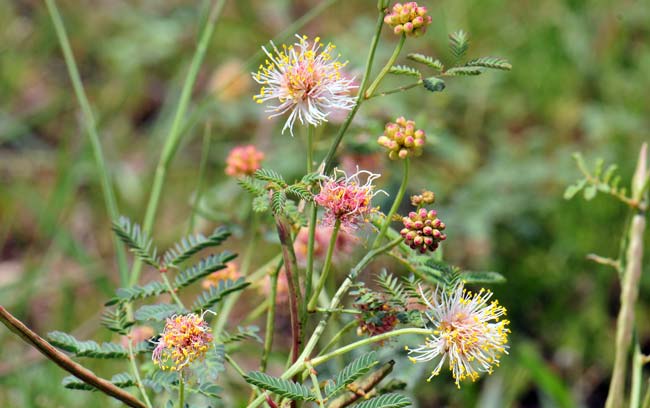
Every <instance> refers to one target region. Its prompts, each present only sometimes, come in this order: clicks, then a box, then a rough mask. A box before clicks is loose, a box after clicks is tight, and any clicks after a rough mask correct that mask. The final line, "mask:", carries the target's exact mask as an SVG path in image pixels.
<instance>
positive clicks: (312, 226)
mask: <svg viewBox="0 0 650 408" xmlns="http://www.w3.org/2000/svg"><path fill="white" fill-rule="evenodd" d="M314 131H315V128H314V126H309V130H308V132H307V173H312V172H313V171H314ZM317 216H318V207H317V206H316V203H313V202H312V203H311V208H310V211H309V231H308V238H307V267H306V271H305V299H309V298H310V296H311V290H312V279H313V275H314V241H315V239H316V221H317ZM306 317H307V316H306V315H304V316H303V319H306ZM303 324H304V323H303Z"/></svg>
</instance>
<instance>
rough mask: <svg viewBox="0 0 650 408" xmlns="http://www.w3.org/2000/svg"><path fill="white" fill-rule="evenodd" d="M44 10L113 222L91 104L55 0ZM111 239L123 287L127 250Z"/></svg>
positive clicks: (113, 210) (108, 178) (111, 195)
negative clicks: (64, 65)
mask: <svg viewBox="0 0 650 408" xmlns="http://www.w3.org/2000/svg"><path fill="white" fill-rule="evenodd" d="M45 4H46V6H47V10H48V12H49V13H50V18H51V19H52V23H53V24H54V31H55V32H56V36H57V38H58V40H59V44H60V45H61V50H62V51H63V58H64V59H65V64H66V67H67V68H68V74H69V75H70V80H71V81H72V87H73V88H74V92H75V95H76V97H77V101H78V102H79V106H80V107H81V113H82V115H83V118H84V120H83V123H84V125H85V128H86V133H87V134H88V139H89V140H90V144H91V146H92V150H93V155H94V157H95V164H96V166H97V172H98V173H99V181H100V183H101V188H102V195H103V196H104V204H105V206H106V210H107V211H108V216H109V217H110V218H111V222H112V221H116V220H117V219H118V217H119V211H118V209H117V200H116V199H115V193H114V191H113V184H112V182H111V175H110V172H109V171H108V168H107V166H106V162H105V160H104V152H103V150H102V145H101V143H100V142H99V134H98V132H97V123H96V122H95V117H94V115H93V111H92V109H91V108H90V103H89V102H88V98H87V96H86V91H85V90H84V86H83V83H82V82H81V77H80V76H79V70H78V69H77V64H76V62H75V59H74V55H73V54H72V48H71V47H70V41H69V40H68V35H67V33H66V31H65V26H64V25H63V20H62V19H61V14H60V13H59V9H58V8H57V6H56V2H55V1H54V0H45ZM112 235H113V245H114V246H115V252H116V255H117V266H118V269H119V272H120V282H121V284H122V285H123V286H124V285H126V284H127V282H128V269H129V267H128V264H127V261H126V250H125V248H124V245H123V244H122V243H121V242H120V240H119V239H118V238H117V236H115V234H112Z"/></svg>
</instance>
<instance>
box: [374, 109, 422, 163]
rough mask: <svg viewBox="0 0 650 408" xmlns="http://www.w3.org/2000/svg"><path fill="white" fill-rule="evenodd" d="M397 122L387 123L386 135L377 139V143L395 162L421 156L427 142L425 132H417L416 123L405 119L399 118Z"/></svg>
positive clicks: (418, 130) (419, 130)
mask: <svg viewBox="0 0 650 408" xmlns="http://www.w3.org/2000/svg"><path fill="white" fill-rule="evenodd" d="M395 122H396V123H392V122H389V123H387V124H386V127H385V128H384V134H383V135H382V136H380V137H379V139H377V143H379V144H380V145H381V146H383V147H385V148H386V149H388V157H389V158H390V159H391V160H395V159H397V158H400V159H406V158H407V157H409V156H419V155H421V154H422V147H423V146H424V142H425V140H426V135H425V134H424V131H423V130H421V129H417V130H416V129H415V122H413V121H412V120H406V119H404V117H399V118H397V120H395Z"/></svg>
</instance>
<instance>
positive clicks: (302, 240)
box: [293, 225, 357, 268]
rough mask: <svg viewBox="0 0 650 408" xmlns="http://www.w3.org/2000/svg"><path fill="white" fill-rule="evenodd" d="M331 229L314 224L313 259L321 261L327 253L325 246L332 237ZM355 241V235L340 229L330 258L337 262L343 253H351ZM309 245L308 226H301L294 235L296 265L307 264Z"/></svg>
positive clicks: (302, 265) (343, 255)
mask: <svg viewBox="0 0 650 408" xmlns="http://www.w3.org/2000/svg"><path fill="white" fill-rule="evenodd" d="M332 232H333V229H332V228H331V227H325V226H322V225H317V226H316V231H315V233H314V260H316V261H323V260H324V259H325V255H326V253H327V247H328V246H329V242H330V239H331V237H332ZM356 243H357V237H355V236H354V235H352V234H349V233H347V232H345V231H340V232H339V234H338V235H337V236H336V242H335V244H334V256H333V258H332V260H333V261H334V262H337V261H338V260H339V259H340V258H342V257H345V255H347V254H349V253H351V252H352V251H353V250H354V246H355V245H356ZM308 245H309V228H307V227H303V228H301V229H300V231H298V235H296V240H295V241H294V244H293V249H294V252H295V253H296V259H297V260H298V265H299V266H300V267H302V268H304V267H305V266H306V265H307V248H308Z"/></svg>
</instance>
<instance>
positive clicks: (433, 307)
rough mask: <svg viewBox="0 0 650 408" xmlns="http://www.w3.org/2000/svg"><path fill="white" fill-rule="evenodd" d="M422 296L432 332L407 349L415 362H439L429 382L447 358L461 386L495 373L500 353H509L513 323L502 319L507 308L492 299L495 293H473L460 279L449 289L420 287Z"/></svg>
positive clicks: (452, 373) (487, 291)
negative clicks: (466, 382)
mask: <svg viewBox="0 0 650 408" xmlns="http://www.w3.org/2000/svg"><path fill="white" fill-rule="evenodd" d="M420 295H421V296H422V299H423V300H424V302H425V304H426V305H427V308H428V310H427V311H426V312H425V314H426V316H427V318H428V320H429V322H430V324H431V325H432V330H433V331H432V334H431V336H429V337H428V338H427V339H426V341H425V343H424V344H423V345H421V346H419V347H416V348H413V349H411V348H408V347H406V350H407V351H408V354H409V359H410V360H411V361H412V362H413V363H417V362H428V361H434V363H436V362H437V365H436V366H435V368H434V369H433V371H432V372H431V375H430V376H429V378H428V379H427V381H431V379H432V378H433V377H435V376H437V375H438V374H440V371H441V370H442V367H443V365H444V364H445V362H446V361H447V362H448V363H449V371H451V375H452V377H453V378H454V380H455V382H456V386H458V388H460V382H461V381H465V380H472V381H476V380H477V379H478V378H479V376H480V374H481V373H488V374H492V371H493V367H494V366H496V367H498V366H499V359H500V358H501V356H502V355H503V354H508V345H507V343H508V333H510V330H509V329H508V328H507V327H506V326H507V325H508V324H509V323H510V322H509V321H508V320H502V319H501V318H502V316H505V315H506V309H505V308H504V307H503V306H501V305H499V302H498V301H497V300H493V301H490V298H492V292H491V291H489V290H485V289H481V290H480V291H479V292H477V293H472V292H470V291H468V290H466V289H465V288H464V285H463V283H462V281H459V282H458V283H457V284H456V285H455V286H454V287H453V288H451V290H449V291H447V290H445V289H443V288H440V287H439V288H436V290H435V291H434V292H433V293H431V291H429V293H428V294H427V293H425V291H424V290H423V289H422V287H420Z"/></svg>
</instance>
